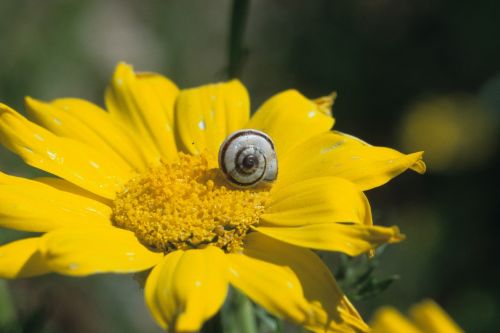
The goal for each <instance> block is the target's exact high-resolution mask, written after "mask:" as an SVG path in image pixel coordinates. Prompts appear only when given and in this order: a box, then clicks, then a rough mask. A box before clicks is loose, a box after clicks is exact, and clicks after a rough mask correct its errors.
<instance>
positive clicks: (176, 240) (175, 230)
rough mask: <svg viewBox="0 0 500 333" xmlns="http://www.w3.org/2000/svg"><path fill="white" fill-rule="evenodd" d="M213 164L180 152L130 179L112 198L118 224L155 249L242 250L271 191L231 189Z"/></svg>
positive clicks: (202, 156) (168, 250) (201, 157)
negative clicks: (214, 247)
mask: <svg viewBox="0 0 500 333" xmlns="http://www.w3.org/2000/svg"><path fill="white" fill-rule="evenodd" d="M249 164H250V163H249ZM211 165H214V164H213V163H212V161H210V160H209V158H208V157H207V156H205V155H200V156H192V155H187V154H183V153H179V160H178V161H177V162H175V163H170V164H167V163H163V162H162V163H161V165H159V166H156V167H151V168H150V169H149V170H148V172H146V173H144V174H142V175H139V176H137V177H135V178H133V179H131V180H130V181H129V182H128V183H127V184H126V185H125V187H124V189H123V191H122V192H120V193H118V195H117V197H116V199H115V201H114V202H113V217H112V220H113V224H114V225H115V226H116V227H119V228H123V229H127V230H130V231H133V232H134V233H135V234H136V236H137V238H138V239H139V240H140V241H141V242H142V243H143V244H144V245H146V246H148V247H150V248H151V249H153V250H155V251H163V252H170V251H174V250H186V249H192V248H199V247H203V246H206V245H208V244H211V245H215V246H218V247H220V248H221V249H223V250H224V251H226V252H236V251H239V250H241V248H242V245H243V239H244V237H245V235H246V234H247V233H248V232H249V231H251V226H253V225H256V224H257V223H258V222H259V217H260V215H261V214H262V213H263V211H264V207H265V205H266V201H267V198H268V194H269V191H268V189H265V188H252V189H234V188H231V187H229V186H228V185H227V182H226V180H225V178H224V176H223V175H222V174H221V173H220V171H219V169H217V168H212V167H211Z"/></svg>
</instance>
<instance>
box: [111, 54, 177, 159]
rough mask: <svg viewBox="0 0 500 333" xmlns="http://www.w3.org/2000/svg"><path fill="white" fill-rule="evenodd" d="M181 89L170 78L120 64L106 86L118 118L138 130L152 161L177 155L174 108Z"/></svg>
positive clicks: (131, 128) (113, 111)
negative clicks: (139, 71)
mask: <svg viewBox="0 0 500 333" xmlns="http://www.w3.org/2000/svg"><path fill="white" fill-rule="evenodd" d="M178 92H179V90H178V88H177V86H176V85H175V84H174V83H172V82H171V81H170V80H168V79H167V78H165V77H163V76H161V75H158V74H153V73H142V74H136V73H134V70H133V68H132V66H130V65H127V64H125V63H120V64H118V66H117V67H116V70H115V73H114V75H113V78H112V81H111V83H110V84H109V86H108V88H107V89H106V95H105V99H106V106H107V108H108V110H109V112H110V113H111V115H112V116H113V117H114V118H115V119H116V120H118V121H119V122H121V123H122V124H123V125H124V126H126V127H127V128H128V129H129V130H130V131H132V132H134V133H136V135H137V136H138V138H139V140H140V144H141V147H142V148H143V149H144V152H145V153H146V154H147V156H148V157H149V158H150V159H151V160H157V159H158V158H159V157H160V156H161V157H163V158H164V159H166V160H172V159H175V158H176V156H177V147H176V144H175V136H174V131H173V107H174V102H175V99H176V97H177V94H178Z"/></svg>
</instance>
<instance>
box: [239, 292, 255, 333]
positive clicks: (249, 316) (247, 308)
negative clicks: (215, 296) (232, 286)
mask: <svg viewBox="0 0 500 333" xmlns="http://www.w3.org/2000/svg"><path fill="white" fill-rule="evenodd" d="M235 298H236V300H235V301H236V307H237V308H236V317H237V319H238V322H239V323H240V325H241V333H257V324H256V321H255V311H254V306H253V304H252V302H251V301H250V300H249V299H248V297H246V296H245V295H243V294H242V293H236V295H235Z"/></svg>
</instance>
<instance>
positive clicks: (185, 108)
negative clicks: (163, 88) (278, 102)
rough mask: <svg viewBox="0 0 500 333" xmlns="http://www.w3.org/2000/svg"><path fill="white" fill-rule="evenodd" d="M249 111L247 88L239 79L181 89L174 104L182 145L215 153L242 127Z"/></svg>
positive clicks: (188, 148)
mask: <svg viewBox="0 0 500 333" xmlns="http://www.w3.org/2000/svg"><path fill="white" fill-rule="evenodd" d="M249 114H250V99H249V97H248V92H247V90H246V88H245V87H244V86H243V85H242V84H241V83H240V82H239V81H237V80H233V81H229V82H227V83H219V84H211V85H206V86H201V87H198V88H192V89H186V90H182V91H181V93H180V94H179V98H178V100H177V104H176V108H175V116H176V126H177V130H178V131H179V132H178V135H179V140H180V142H181V143H182V147H183V148H184V149H185V150H187V151H188V152H190V153H191V154H199V153H201V152H204V151H207V152H208V153H209V154H211V155H212V156H214V157H216V156H217V154H218V152H219V147H220V145H221V143H222V141H224V139H225V138H226V137H227V136H228V135H229V134H231V133H232V132H234V131H236V130H239V129H241V128H243V126H244V125H245V123H246V122H247V121H248V117H249Z"/></svg>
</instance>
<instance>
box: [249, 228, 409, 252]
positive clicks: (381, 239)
mask: <svg viewBox="0 0 500 333" xmlns="http://www.w3.org/2000/svg"><path fill="white" fill-rule="evenodd" d="M255 230H257V231H259V232H261V233H263V234H265V235H268V236H270V237H273V238H275V239H278V240H281V241H283V242H285V243H289V244H294V245H298V246H302V247H305V248H310V249H315V250H326V251H338V252H343V253H345V254H347V255H350V256H357V255H359V254H362V253H365V252H369V251H370V250H372V249H374V248H376V247H377V246H379V245H382V244H385V243H396V242H400V241H402V240H403V239H404V235H402V234H400V233H399V229H398V228H397V227H394V226H393V227H380V226H367V225H360V224H344V223H319V224H310V225H304V226H299V227H257V228H255Z"/></svg>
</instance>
